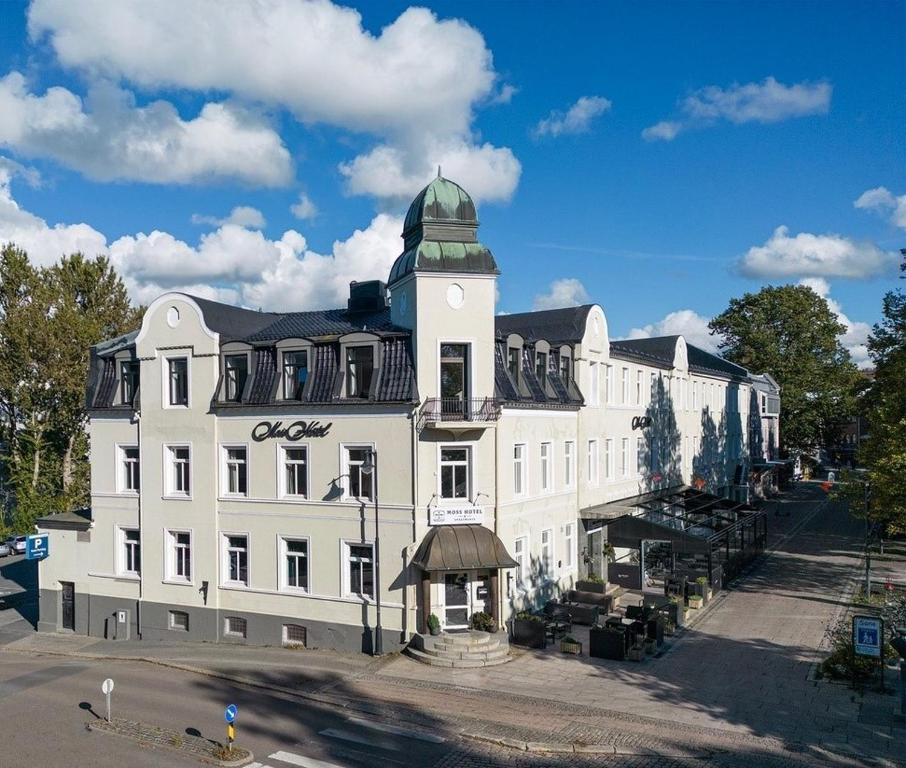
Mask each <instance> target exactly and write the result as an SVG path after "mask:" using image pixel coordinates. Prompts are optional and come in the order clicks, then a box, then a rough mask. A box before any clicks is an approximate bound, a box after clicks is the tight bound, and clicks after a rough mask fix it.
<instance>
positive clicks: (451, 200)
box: [403, 176, 478, 235]
mask: <svg viewBox="0 0 906 768" xmlns="http://www.w3.org/2000/svg"><path fill="white" fill-rule="evenodd" d="M444 221H446V222H451V223H456V224H469V225H471V226H473V227H477V226H478V214H477V213H476V212H475V203H473V202H472V198H471V197H469V193H468V192H466V191H465V190H464V189H463V188H462V187H461V186H459V184H456V183H455V182H452V181H450V180H449V179H445V178H444V177H443V176H438V177H437V178H436V179H434V181H432V182H431V183H430V184H429V185H428V186H427V187H425V188H424V189H423V190H422V191H421V192H419V193H418V194H417V195H416V196H415V200H413V201H412V205H410V206H409V212H408V213H407V214H406V223H405V224H404V225H403V234H404V235H405V234H406V232H408V231H409V230H410V229H412V228H413V227H417V226H418V225H419V224H422V223H423V222H444Z"/></svg>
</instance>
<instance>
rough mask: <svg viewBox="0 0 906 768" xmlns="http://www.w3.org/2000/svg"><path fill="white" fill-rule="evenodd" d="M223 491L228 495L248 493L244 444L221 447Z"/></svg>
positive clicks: (244, 494)
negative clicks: (223, 475)
mask: <svg viewBox="0 0 906 768" xmlns="http://www.w3.org/2000/svg"><path fill="white" fill-rule="evenodd" d="M223 463H224V472H225V474H226V477H225V480H226V482H225V483H224V489H223V490H224V492H225V493H226V494H227V495H229V496H246V495H248V449H247V448H246V447H245V446H236V447H232V448H231V447H225V448H224V449H223Z"/></svg>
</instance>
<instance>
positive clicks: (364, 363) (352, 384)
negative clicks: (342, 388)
mask: <svg viewBox="0 0 906 768" xmlns="http://www.w3.org/2000/svg"><path fill="white" fill-rule="evenodd" d="M373 375H374V347H372V346H371V345H370V344H369V345H366V346H358V347H347V348H346V397H349V398H361V399H367V398H368V395H369V393H370V391H371V379H372V376H373Z"/></svg>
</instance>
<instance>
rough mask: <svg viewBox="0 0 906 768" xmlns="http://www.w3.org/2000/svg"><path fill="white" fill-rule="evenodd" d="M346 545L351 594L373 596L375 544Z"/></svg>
mask: <svg viewBox="0 0 906 768" xmlns="http://www.w3.org/2000/svg"><path fill="white" fill-rule="evenodd" d="M346 546H347V550H346V559H347V566H348V570H347V578H348V579H349V594H350V595H358V596H359V597H370V598H373V597H374V546H373V545H371V544H347V545H346Z"/></svg>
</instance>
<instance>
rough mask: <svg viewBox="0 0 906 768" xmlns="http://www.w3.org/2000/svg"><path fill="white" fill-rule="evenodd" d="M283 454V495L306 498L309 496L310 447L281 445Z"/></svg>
mask: <svg viewBox="0 0 906 768" xmlns="http://www.w3.org/2000/svg"><path fill="white" fill-rule="evenodd" d="M280 453H281V454H282V456H283V495H284V496H292V497H295V498H300V499H304V498H307V497H308V448H307V447H304V446H288V445H287V446H281V447H280Z"/></svg>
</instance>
